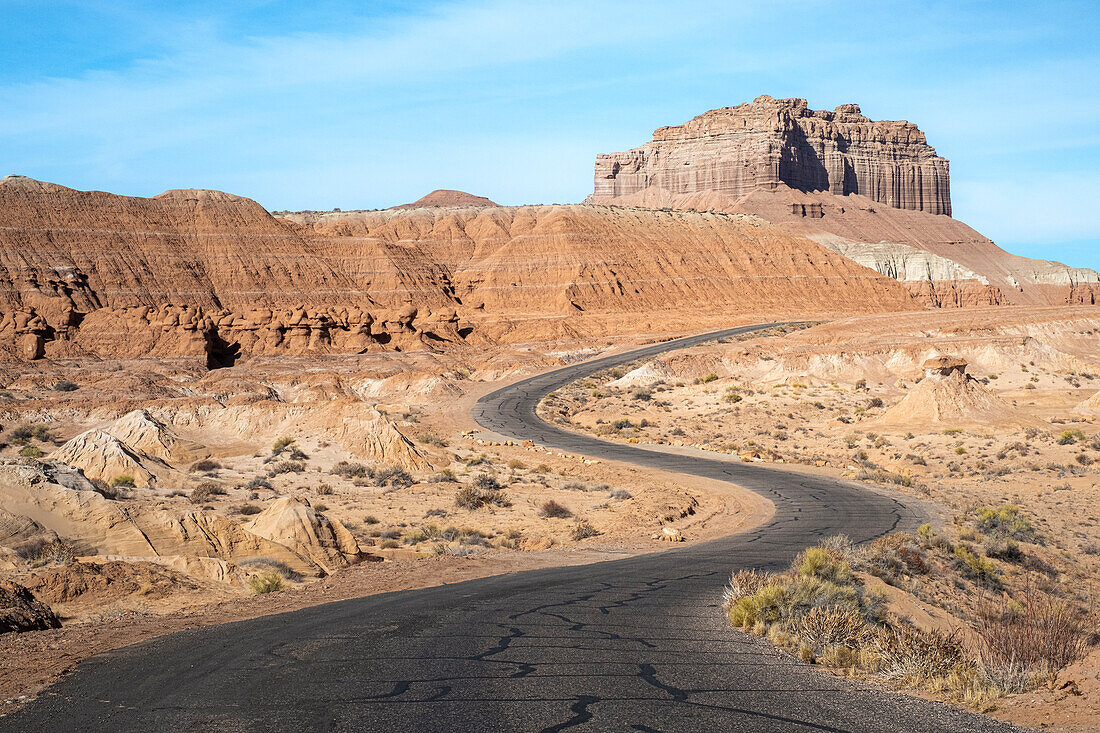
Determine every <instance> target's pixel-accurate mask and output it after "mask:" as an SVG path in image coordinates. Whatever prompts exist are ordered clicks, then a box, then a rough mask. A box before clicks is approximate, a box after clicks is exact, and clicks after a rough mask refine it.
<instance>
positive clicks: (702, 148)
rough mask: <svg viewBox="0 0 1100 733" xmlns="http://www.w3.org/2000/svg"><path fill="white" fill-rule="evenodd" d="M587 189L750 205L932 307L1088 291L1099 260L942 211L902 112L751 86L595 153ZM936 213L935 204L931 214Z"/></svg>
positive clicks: (1095, 284) (649, 203) (1071, 298)
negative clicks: (753, 92)
mask: <svg viewBox="0 0 1100 733" xmlns="http://www.w3.org/2000/svg"><path fill="white" fill-rule="evenodd" d="M588 200H589V201H590V202H593V203H602V204H617V205H620V206H646V207H652V208H673V209H695V210H699V211H724V212H731V213H743V214H751V215H755V216H759V217H761V218H763V219H765V220H766V221H768V222H770V223H771V224H773V225H775V226H776V227H779V228H781V229H784V230H787V231H790V232H793V233H797V234H801V235H803V236H806V237H808V238H810V239H813V240H814V241H817V242H819V243H821V244H823V245H824V246H826V247H828V248H830V249H832V250H833V251H836V252H839V253H841V254H843V255H844V256H846V257H849V258H851V259H853V260H854V261H856V262H859V263H860V264H863V265H865V266H868V267H871V268H872V269H875V270H876V271H877V272H879V273H881V274H884V275H887V276H889V277H893V278H895V279H897V280H899V281H901V282H902V283H903V284H904V285H905V286H906V287H907V288H908V290H909V291H910V292H911V294H912V295H913V297H914V298H915V299H916V300H917V301H918V302H920V303H921V304H923V305H926V306H932V307H967V306H988V305H1001V304H1018V305H1060V304H1065V303H1071V304H1087V305H1091V304H1095V303H1096V302H1097V299H1098V297H1100V274H1098V273H1097V272H1095V271H1093V270H1088V269H1083V268H1074V267H1067V266H1066V265H1063V264H1061V263H1058V262H1049V261H1046V260H1033V259H1028V258H1025V257H1017V256H1015V255H1011V254H1009V253H1007V252H1005V251H1004V250H1002V249H1000V248H999V247H998V246H997V245H995V244H994V243H993V242H991V241H990V240H989V239H987V238H985V237H983V236H982V235H981V234H979V233H978V232H976V231H974V230H973V229H971V228H970V227H968V226H966V225H965V224H963V223H962V222H959V221H956V220H954V219H952V218H950V213H951V201H950V185H949V181H948V167H947V161H946V160H944V159H943V158H941V157H939V156H937V155H936V153H935V151H934V150H933V149H932V148H930V147H928V145H927V143H926V142H925V138H924V135H923V133H921V132H920V130H918V129H917V128H916V127H915V126H913V125H911V124H910V123H908V122H872V121H870V120H867V119H866V118H865V117H863V115H862V114H860V113H859V108H858V107H856V106H855V105H842V106H841V107H838V108H837V109H836V110H834V111H833V112H817V111H813V110H809V109H808V108H807V107H806V103H805V102H804V101H803V100H800V99H787V100H774V99H772V98H771V97H760V98H758V99H757V100H755V101H754V102H753V103H752V104H742V105H740V106H738V107H728V108H725V109H719V110H712V111H710V112H706V113H704V114H702V115H700V116H699V117H696V118H695V119H693V120H691V121H689V122H687V123H685V124H684V125H681V126H679V127H664V128H661V129H659V130H657V132H656V133H654V139H653V141H651V142H649V143H646V144H645V145H643V146H642V147H640V148H637V149H635V150H631V151H628V152H626V153H612V154H610V155H600V156H597V159H596V175H595V190H594V192H593V194H592V195H591V196H590V197H589V198H588ZM941 214H942V216H941Z"/></svg>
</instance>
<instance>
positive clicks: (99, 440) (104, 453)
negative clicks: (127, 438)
mask: <svg viewBox="0 0 1100 733" xmlns="http://www.w3.org/2000/svg"><path fill="white" fill-rule="evenodd" d="M50 458H51V459H53V460H55V461H60V462H62V463H65V464H68V465H70V466H72V467H73V468H79V469H81V470H82V471H83V472H84V475H85V476H87V477H88V478H90V479H101V480H103V481H106V482H108V483H110V482H111V481H113V480H114V479H116V478H119V477H123V476H129V477H130V478H131V479H133V482H134V485H136V486H149V485H150V484H154V483H156V480H157V473H159V472H161V471H166V470H167V469H168V466H167V465H165V464H163V463H162V462H160V461H157V460H156V459H153V458H151V457H150V456H147V455H144V454H142V453H140V452H138V451H136V450H134V449H133V448H131V447H129V446H127V445H125V444H124V443H123V442H122V441H120V440H119V439H118V438H116V437H115V436H113V435H111V434H110V433H107V432H104V431H103V430H97V429H93V430H87V431H85V432H83V433H80V434H79V435H77V436H75V437H73V438H72V439H70V440H69V441H68V442H66V443H65V444H64V445H62V446H61V447H60V448H58V449H57V450H55V451H54V452H53V453H51V454H50Z"/></svg>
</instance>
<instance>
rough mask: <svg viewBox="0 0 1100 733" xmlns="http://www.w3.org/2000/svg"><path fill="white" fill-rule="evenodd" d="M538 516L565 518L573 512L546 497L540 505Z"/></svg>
mask: <svg viewBox="0 0 1100 733" xmlns="http://www.w3.org/2000/svg"><path fill="white" fill-rule="evenodd" d="M539 516H540V517H543V518H546V519H549V518H557V519H565V518H567V517H571V516H573V512H571V511H570V510H569V509H567V508H566V507H564V506H562V505H561V504H559V503H558V502H556V501H554V500H553V499H547V500H546V501H545V502H543V504H542V507H541V508H540V509H539Z"/></svg>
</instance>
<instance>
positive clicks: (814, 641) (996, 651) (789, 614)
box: [725, 507, 1092, 708]
mask: <svg viewBox="0 0 1100 733" xmlns="http://www.w3.org/2000/svg"><path fill="white" fill-rule="evenodd" d="M979 516H980V517H981V516H986V515H984V514H983V515H979ZM988 516H990V517H992V518H993V519H994V520H995V521H992V522H989V523H987V524H986V525H984V526H987V527H988V528H990V529H991V530H992V531H997V530H998V528H1005V529H1002V530H1001V531H1003V532H1005V533H1006V534H1011V533H1013V532H1026V531H1027V530H1029V529H1030V522H1029V521H1028V520H1027V519H1026V517H1023V516H1022V515H1020V514H1019V511H1018V509H1017V508H1015V507H1010V508H1009V511H1006V512H1001V511H1000V510H997V511H996V512H992V513H991V514H989V515H988ZM933 566H935V567H936V568H937V571H940V570H942V571H943V572H945V573H950V572H952V570H954V571H955V572H958V573H959V574H960V575H962V576H963V577H968V578H971V579H973V580H976V581H979V582H980V583H981V584H982V586H983V591H982V592H984V593H992V592H994V589H997V590H996V592H997V596H996V598H997V599H998V600H997V601H996V602H987V603H985V604H983V606H982V607H981V609H980V611H979V613H978V614H977V619H976V621H975V620H974V619H972V618H967V619H963V620H964V621H974V626H975V631H976V632H977V634H976V637H977V638H978V639H980V641H979V642H978V646H977V648H975V649H968V648H967V647H966V645H964V643H963V640H962V636H961V635H960V633H959V632H958V631H955V632H952V633H945V632H942V631H936V630H928V629H921V628H918V627H916V626H914V625H913V624H912V623H911V622H909V621H908V620H907V619H898V618H889V617H887V615H886V613H885V610H884V609H885V598H884V597H882V596H879V595H877V594H874V593H869V592H867V590H866V589H865V588H864V586H863V584H862V583H861V582H860V581H859V580H858V578H857V576H856V574H855V573H854V571H853V569H855V570H860V571H866V572H869V573H871V574H874V575H876V576H878V577H880V578H882V579H883V580H885V581H886V582H888V583H891V584H894V585H899V584H900V583H899V581H900V580H902V579H906V580H907V582H908V583H910V584H912V583H915V582H916V581H915V580H913V579H914V578H915V577H917V576H921V575H926V574H928V573H929V572H930V570H931V568H932V567H933ZM999 575H1000V571H999V569H998V568H997V567H996V565H995V564H994V563H993V562H992V561H991V560H989V559H987V558H984V557H981V556H979V555H977V554H976V553H975V552H974V551H973V550H971V549H970V548H969V547H967V546H966V545H964V544H960V545H958V546H955V545H953V544H952V543H950V542H948V541H947V540H946V539H944V538H943V537H941V536H940V535H939V534H938V533H937V532H936V531H935V530H933V529H932V527H931V526H930V525H927V524H926V525H922V526H921V527H920V528H919V529H918V531H917V534H916V535H915V536H914V535H911V534H908V533H905V532H898V533H895V534H892V535H888V536H885V537H881V538H879V539H877V540H875V541H874V542H871V543H870V544H868V545H866V546H864V547H859V548H854V547H853V546H852V544H851V542H850V541H848V539H847V538H846V537H842V536H841V537H834V538H830V539H829V540H827V541H826V542H824V543H822V544H821V545H819V546H817V547H811V548H808V549H806V550H804V551H803V552H802V553H800V554H799V555H798V557H796V558H795V560H794V562H793V563H792V564H791V566H790V568H789V569H788V570H787V571H786V572H784V573H781V574H778V575H770V574H766V573H761V572H758V571H752V570H747V571H746V570H743V571H739V572H736V573H734V574H733V576H732V577H731V578H730V582H729V585H728V586H727V587H726V590H725V607H726V612H727V615H728V618H729V621H730V624H731V625H732V626H734V627H736V628H739V629H742V630H744V631H748V632H751V633H753V634H756V635H758V636H762V637H766V638H767V639H768V640H769V641H771V642H772V643H773V644H776V645H777V646H780V647H784V648H786V649H788V650H790V651H791V652H793V653H795V654H797V655H798V656H799V658H801V659H802V660H803V661H806V662H809V663H819V664H823V665H827V666H832V667H840V668H847V669H850V670H853V671H860V672H861V673H864V674H868V675H874V676H877V677H879V678H881V679H883V680H888V681H891V682H894V683H897V684H901V685H904V686H910V687H920V688H922V689H925V690H929V691H932V692H939V693H945V694H948V695H950V696H951V697H953V698H954V699H955V700H958V701H961V702H964V703H967V704H971V705H974V706H975V707H979V708H984V707H987V706H988V705H989V704H990V702H991V701H992V700H994V699H996V698H998V697H1001V696H1003V695H1006V694H1013V693H1018V692H1023V691H1027V690H1030V689H1034V687H1036V686H1037V685H1038V684H1040V683H1041V682H1042V681H1043V680H1044V679H1045V680H1047V681H1050V680H1053V679H1054V675H1055V674H1056V673H1057V672H1058V671H1059V670H1061V669H1064V668H1065V667H1066V666H1068V665H1069V664H1072V663H1073V662H1075V661H1077V660H1079V659H1081V658H1083V657H1084V656H1085V654H1086V653H1087V651H1088V647H1089V644H1090V640H1091V638H1092V627H1091V626H1090V621H1089V614H1086V613H1085V612H1084V611H1083V610H1082V609H1080V608H1078V607H1076V606H1075V605H1074V604H1072V603H1070V602H1068V601H1065V600H1063V599H1060V598H1058V597H1056V596H1055V595H1053V594H1051V593H1048V592H1038V591H1036V590H1035V589H1033V588H1032V587H1031V585H1030V584H1028V586H1027V587H1026V588H1025V590H1024V592H1023V594H1022V595H1021V596H1020V597H1019V598H1017V599H1014V598H1012V597H1011V595H1010V594H1009V593H1007V592H1003V591H1002V590H1000V589H999V588H1000V587H999V585H998V584H997V578H998V577H999ZM955 582H956V583H961V582H963V581H961V580H956V581H955Z"/></svg>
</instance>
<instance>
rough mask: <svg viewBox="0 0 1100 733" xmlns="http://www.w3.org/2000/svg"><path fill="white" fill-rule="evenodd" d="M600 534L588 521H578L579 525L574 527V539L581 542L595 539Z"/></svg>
mask: <svg viewBox="0 0 1100 733" xmlns="http://www.w3.org/2000/svg"><path fill="white" fill-rule="evenodd" d="M598 534H599V532H598V531H597V530H596V528H595V527H593V526H592V523H591V522H589V521H588V520H587V519H578V520H577V523H576V524H575V525H573V539H575V540H578V541H579V540H584V539H588V538H589V537H595V536H596V535H598Z"/></svg>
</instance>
